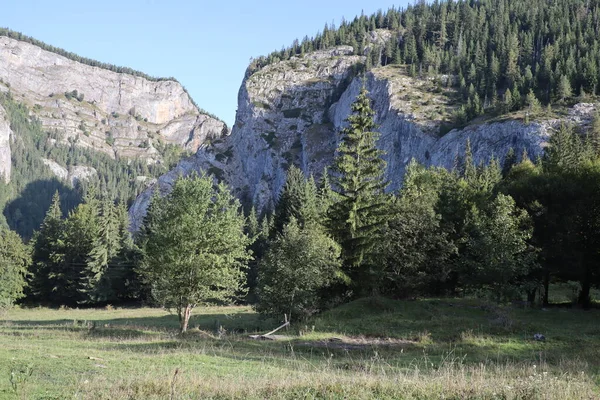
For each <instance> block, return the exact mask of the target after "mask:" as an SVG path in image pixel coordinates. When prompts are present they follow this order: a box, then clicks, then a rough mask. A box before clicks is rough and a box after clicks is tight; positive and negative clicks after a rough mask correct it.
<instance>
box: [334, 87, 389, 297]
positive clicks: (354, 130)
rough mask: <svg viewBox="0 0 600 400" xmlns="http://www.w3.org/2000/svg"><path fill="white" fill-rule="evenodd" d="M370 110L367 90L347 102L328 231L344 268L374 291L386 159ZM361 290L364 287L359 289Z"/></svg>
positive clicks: (383, 211)
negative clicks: (348, 108) (338, 247)
mask: <svg viewBox="0 0 600 400" xmlns="http://www.w3.org/2000/svg"><path fill="white" fill-rule="evenodd" d="M373 116H374V112H373V110H372V109H371V105H370V100H369V97H368V92H367V90H366V89H365V88H363V89H362V90H361V91H360V94H359V95H358V97H357V98H356V101H355V102H354V103H353V104H352V115H350V116H349V117H348V119H347V121H348V124H349V125H348V126H347V127H346V128H344V129H343V130H342V140H341V142H340V144H339V147H338V150H337V155H336V158H335V160H334V163H333V175H332V178H333V190H334V191H335V192H336V193H337V195H338V196H339V201H337V202H336V203H334V204H333V205H332V207H331V209H330V213H329V221H330V225H331V226H330V228H331V231H332V233H333V236H334V238H335V239H337V240H338V242H339V243H340V244H341V246H342V257H343V259H344V264H345V267H346V268H347V269H348V270H350V271H352V273H351V274H350V275H351V277H352V278H354V279H357V278H359V277H360V278H361V279H366V281H365V280H363V281H362V282H361V283H364V284H365V286H370V288H368V289H372V290H373V289H375V280H376V279H379V278H380V277H379V276H377V272H375V270H374V269H373V268H374V264H375V260H374V254H373V252H374V248H375V245H376V243H377V242H378V240H379V238H380V235H381V233H382V232H381V229H382V228H383V226H385V223H386V212H387V205H388V200H387V196H386V195H385V194H384V189H385V187H386V182H385V181H384V171H385V161H384V160H383V159H382V155H383V152H382V151H381V150H378V149H377V147H376V142H377V139H378V137H379V134H378V133H376V132H374V131H373V129H374V128H375V123H374V121H373ZM363 289H366V287H363Z"/></svg>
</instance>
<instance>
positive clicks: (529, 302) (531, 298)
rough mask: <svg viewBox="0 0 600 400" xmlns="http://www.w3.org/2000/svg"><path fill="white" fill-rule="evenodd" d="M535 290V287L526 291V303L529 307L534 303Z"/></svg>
mask: <svg viewBox="0 0 600 400" xmlns="http://www.w3.org/2000/svg"><path fill="white" fill-rule="evenodd" d="M536 292H537V288H533V289H531V290H530V291H528V292H527V305H528V306H529V307H533V304H534V303H535V293H536Z"/></svg>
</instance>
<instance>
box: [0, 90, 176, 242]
mask: <svg viewBox="0 0 600 400" xmlns="http://www.w3.org/2000/svg"><path fill="white" fill-rule="evenodd" d="M0 105H2V107H4V109H5V110H6V113H7V117H8V120H9V122H10V127H11V130H12V132H13V136H14V137H13V140H12V143H11V150H12V151H11V156H12V172H11V179H10V183H4V182H1V183H0V208H1V209H2V211H3V212H2V217H1V218H2V224H3V225H6V224H8V226H10V227H11V228H12V229H13V230H16V231H17V232H18V233H19V234H21V235H22V236H23V237H25V238H29V237H31V234H32V233H33V231H34V230H37V229H38V228H39V226H40V224H41V222H42V219H43V218H44V215H45V213H46V211H47V209H48V207H49V206H50V201H51V199H52V196H53V195H54V193H55V192H57V191H58V192H59V194H60V198H61V206H62V210H63V212H65V213H67V212H68V211H70V210H71V209H73V208H74V207H75V206H76V205H77V204H79V203H80V202H81V199H82V196H83V195H84V194H85V193H86V192H87V189H88V188H89V187H95V188H96V190H97V191H99V192H101V193H102V194H103V196H107V197H108V198H111V199H113V200H114V201H117V202H118V201H123V202H125V203H129V202H131V201H132V200H133V199H134V198H135V196H136V195H137V194H138V193H139V192H140V191H141V190H142V189H143V188H145V183H144V181H145V180H146V179H151V178H152V177H157V176H158V175H160V174H161V173H164V172H165V171H167V170H168V168H170V167H171V166H173V165H174V164H175V163H176V162H177V161H178V160H179V157H180V156H181V154H182V153H181V149H179V148H178V147H176V146H173V145H167V147H166V149H165V150H166V151H165V155H166V158H165V161H166V164H148V163H147V162H146V161H145V160H127V159H123V160H122V159H114V158H111V157H109V156H108V155H106V154H103V153H99V152H97V151H94V150H92V149H89V148H84V147H80V146H77V143H76V142H74V141H70V142H69V144H68V145H63V144H62V140H61V133H60V132H56V131H54V132H48V131H47V130H44V129H43V127H42V126H41V124H40V122H39V120H37V119H36V118H35V117H33V116H31V115H30V110H29V109H28V108H27V107H26V106H25V105H24V104H22V103H19V102H17V101H15V99H14V98H13V97H12V96H11V94H10V92H8V93H2V94H0ZM44 160H52V161H53V162H54V163H56V164H58V165H59V166H61V167H63V168H65V169H67V170H68V169H70V168H72V167H76V166H86V167H87V168H93V171H94V174H93V175H91V176H86V177H83V178H81V179H76V180H74V181H73V182H74V183H75V185H74V187H73V186H72V185H71V182H68V181H65V180H64V179H59V178H58V177H57V176H56V174H55V173H53V172H52V171H51V169H50V167H49V166H48V165H47V164H46V163H44Z"/></svg>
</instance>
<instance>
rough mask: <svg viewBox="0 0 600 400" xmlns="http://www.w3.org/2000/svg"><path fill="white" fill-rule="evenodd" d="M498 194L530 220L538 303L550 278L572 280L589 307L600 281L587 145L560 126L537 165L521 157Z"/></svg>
mask: <svg viewBox="0 0 600 400" xmlns="http://www.w3.org/2000/svg"><path fill="white" fill-rule="evenodd" d="M592 134H593V133H591V132H590V134H589V135H592ZM503 191H505V192H506V193H509V194H510V195H511V196H513V197H514V198H515V200H516V202H517V204H518V205H519V206H520V207H523V208H525V209H526V210H528V211H529V214H530V215H531V216H532V218H533V225H534V229H533V237H532V242H533V243H534V244H535V245H536V246H537V247H539V248H540V249H541V252H540V257H539V260H540V263H541V265H542V269H541V270H540V271H539V273H538V274H536V275H535V276H534V278H535V279H537V280H538V281H539V282H543V285H544V288H545V290H544V300H543V301H544V303H548V290H549V285H550V282H551V280H553V279H560V280H577V281H579V282H580V285H581V290H580V294H579V299H578V303H579V304H580V305H581V306H584V307H589V305H590V299H589V296H590V290H591V287H592V286H593V285H597V284H599V283H600V269H599V268H598V265H600V263H599V261H600V259H599V254H600V252H599V248H598V244H599V243H600V236H599V232H600V219H599V218H598V215H599V214H598V212H599V210H600V201H599V199H600V157H599V156H598V153H597V152H595V151H594V150H593V144H592V141H591V140H588V138H585V137H581V136H579V135H578V134H576V133H574V132H573V130H572V129H571V128H570V127H568V126H562V127H561V128H560V129H559V130H558V132H556V133H555V134H554V135H553V136H552V137H551V139H550V146H549V148H548V150H547V152H546V155H545V157H544V159H543V161H542V162H541V163H538V164H537V165H535V164H533V163H532V162H531V161H530V160H529V159H528V158H525V159H524V160H523V161H522V162H521V163H520V164H518V165H515V166H514V167H513V168H512V169H511V171H510V173H509V174H508V176H507V179H506V182H505V183H504V184H503Z"/></svg>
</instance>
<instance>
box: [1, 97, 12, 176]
mask: <svg viewBox="0 0 600 400" xmlns="http://www.w3.org/2000/svg"><path fill="white" fill-rule="evenodd" d="M11 135H12V131H11V130H10V124H9V123H8V120H7V117H6V111H5V110H4V108H3V107H2V106H0V181H4V182H5V183H8V182H10V171H11V159H10V139H11Z"/></svg>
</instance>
